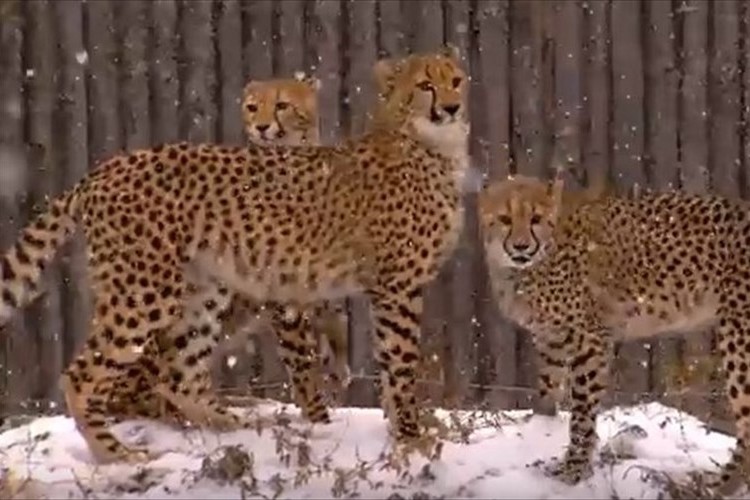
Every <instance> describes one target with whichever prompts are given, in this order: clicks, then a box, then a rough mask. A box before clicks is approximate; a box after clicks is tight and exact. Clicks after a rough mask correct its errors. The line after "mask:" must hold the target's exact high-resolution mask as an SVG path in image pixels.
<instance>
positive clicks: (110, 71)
mask: <svg viewBox="0 0 750 500" xmlns="http://www.w3.org/2000/svg"><path fill="white" fill-rule="evenodd" d="M112 7H113V3H112V2H87V3H86V4H85V9H86V10H85V14H86V26H85V29H86V43H87V52H88V57H89V65H88V67H87V68H86V69H87V71H86V87H87V88H88V104H89V110H88V111H89V126H88V131H89V162H90V163H92V164H93V163H96V162H98V161H100V160H102V159H103V158H105V157H106V156H108V155H110V154H112V153H114V152H115V151H117V150H119V149H120V148H121V147H122V139H121V134H120V113H119V106H118V105H117V99H118V95H119V85H118V79H117V71H118V70H117V64H116V61H117V57H116V55H117V46H116V44H115V38H114V31H115V26H114V17H113V11H112Z"/></svg>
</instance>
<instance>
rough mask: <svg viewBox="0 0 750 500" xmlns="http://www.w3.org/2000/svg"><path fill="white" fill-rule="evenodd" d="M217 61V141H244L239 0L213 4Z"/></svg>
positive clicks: (236, 142)
mask: <svg viewBox="0 0 750 500" xmlns="http://www.w3.org/2000/svg"><path fill="white" fill-rule="evenodd" d="M217 8H218V26H217V30H216V36H217V37H218V49H219V50H218V53H217V54H216V56H217V57H218V62H219V80H220V82H221V85H219V93H220V94H221V95H220V98H219V101H218V102H219V105H220V108H221V110H220V113H219V115H220V117H221V118H220V122H219V137H218V138H217V139H218V140H219V141H220V142H225V143H230V144H244V143H245V137H244V132H243V127H242V112H241V110H240V102H241V101H242V88H243V86H244V85H243V81H242V71H241V70H240V68H242V11H241V7H240V3H239V0H226V1H224V2H221V3H219V4H217Z"/></svg>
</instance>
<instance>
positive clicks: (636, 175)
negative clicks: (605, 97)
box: [610, 0, 650, 393]
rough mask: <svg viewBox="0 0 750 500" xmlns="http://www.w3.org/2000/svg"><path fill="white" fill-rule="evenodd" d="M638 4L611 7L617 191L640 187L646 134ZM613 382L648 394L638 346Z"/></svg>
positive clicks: (622, 355) (627, 353) (618, 1)
mask: <svg viewBox="0 0 750 500" xmlns="http://www.w3.org/2000/svg"><path fill="white" fill-rule="evenodd" d="M640 7H641V2H640V1H639V2H631V1H623V0H613V2H612V11H611V16H612V21H611V23H610V26H611V28H612V99H613V103H614V109H613V123H612V141H613V148H614V152H613V173H614V178H615V179H614V180H615V187H616V189H617V191H618V192H620V193H626V192H627V191H628V190H630V189H631V188H632V187H633V186H635V185H640V186H644V185H645V183H646V180H647V179H646V172H645V168H644V162H643V154H644V144H645V140H644V137H645V134H644V124H645V120H644V112H643V102H644V101H643V99H644V91H643V59H642V56H641V54H642V47H641V16H640V12H641V8H640ZM617 353H618V355H617V360H616V362H615V375H616V376H615V379H616V381H617V385H618V387H619V388H620V389H621V390H622V391H623V392H628V393H640V392H645V391H647V390H648V389H649V370H648V367H649V357H650V355H649V351H648V349H646V347H645V346H644V344H643V343H636V342H626V343H623V344H622V345H620V346H618V348H617Z"/></svg>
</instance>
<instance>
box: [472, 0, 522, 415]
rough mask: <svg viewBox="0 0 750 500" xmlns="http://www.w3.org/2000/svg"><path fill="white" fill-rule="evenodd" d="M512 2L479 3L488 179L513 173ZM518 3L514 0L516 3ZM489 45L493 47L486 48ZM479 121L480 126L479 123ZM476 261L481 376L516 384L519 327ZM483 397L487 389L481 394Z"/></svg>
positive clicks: (499, 397) (479, 96) (501, 401)
mask: <svg viewBox="0 0 750 500" xmlns="http://www.w3.org/2000/svg"><path fill="white" fill-rule="evenodd" d="M510 5H511V4H510V3H509V2H507V1H506V0H479V1H477V2H476V7H475V9H474V16H475V17H474V29H475V30H476V33H477V38H476V47H475V49H474V50H473V51H472V54H473V62H472V64H471V71H472V93H473V96H474V97H473V98H472V107H471V114H472V115H471V116H472V158H473V161H474V162H477V164H478V165H479V166H480V167H481V168H482V169H483V172H484V173H485V175H486V177H487V178H489V179H500V178H503V177H506V176H507V175H508V174H509V173H510V142H511V137H510V113H511V104H510V103H511V95H510V92H509V90H508V89H509V88H510V85H511V81H510V74H511V68H510V59H509V54H510V47H509V34H510V26H509V16H510V10H512V9H511V7H510ZM515 6H516V4H513V8H515ZM484 47H493V50H492V51H490V50H485V49H484ZM475 124H476V128H475ZM479 253H480V256H481V258H480V259H479V260H478V262H476V263H475V276H474V283H475V286H476V290H477V297H476V305H475V307H476V317H477V320H478V321H477V323H478V325H477V326H478V328H477V332H476V334H477V344H478V350H479V352H480V353H486V354H485V355H484V356H480V358H479V359H478V362H479V372H480V373H479V374H478V375H479V377H480V381H481V382H485V383H491V384H502V385H512V384H514V383H515V379H516V368H517V366H516V352H515V351H516V349H515V345H516V340H517V337H518V332H517V331H516V329H515V328H514V327H512V326H511V325H510V323H509V322H508V321H506V320H505V319H504V318H501V317H500V314H499V311H498V309H497V305H496V304H494V302H493V300H492V293H491V291H490V290H491V288H490V286H491V285H490V282H489V279H488V270H487V264H486V259H485V257H484V250H483V249H482V248H481V247H480V248H479ZM477 397H480V398H481V397H483V394H481V393H480V394H477ZM489 402H490V403H491V404H492V406H493V407H497V408H512V407H515V405H516V401H515V395H514V394H508V393H503V392H498V393H493V394H492V396H491V397H490V399H489Z"/></svg>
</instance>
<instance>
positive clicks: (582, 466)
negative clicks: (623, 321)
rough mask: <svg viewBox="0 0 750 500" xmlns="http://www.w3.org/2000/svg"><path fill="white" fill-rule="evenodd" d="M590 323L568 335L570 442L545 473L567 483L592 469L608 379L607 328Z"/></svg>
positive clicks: (576, 328)
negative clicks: (570, 343)
mask: <svg viewBox="0 0 750 500" xmlns="http://www.w3.org/2000/svg"><path fill="white" fill-rule="evenodd" d="M591 323H593V322H589V321H587V322H582V323H581V324H580V325H576V326H573V327H572V328H573V330H572V331H571V332H570V333H569V334H568V335H567V336H568V337H569V338H571V339H572V340H573V349H572V352H571V356H572V358H571V359H570V370H571V376H570V381H571V382H570V386H571V400H572V404H571V417H570V425H569V444H568V449H567V451H566V453H565V456H564V458H563V460H562V461H561V462H560V463H559V464H557V465H555V466H553V467H550V468H549V469H548V472H549V473H550V474H551V475H553V476H556V477H558V478H559V479H560V480H562V481H564V482H566V483H568V484H575V483H577V482H579V481H580V480H582V479H584V478H586V477H588V476H589V475H590V474H591V472H592V471H591V461H592V455H593V453H594V450H595V448H596V443H597V441H598V436H597V433H596V416H597V412H598V409H599V403H600V402H601V399H602V396H603V395H604V392H605V390H606V388H607V382H608V378H609V359H610V357H611V353H612V349H611V339H610V335H609V331H607V330H606V329H605V328H603V327H596V325H595V324H594V328H591Z"/></svg>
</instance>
